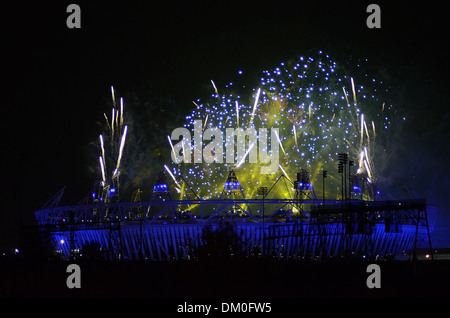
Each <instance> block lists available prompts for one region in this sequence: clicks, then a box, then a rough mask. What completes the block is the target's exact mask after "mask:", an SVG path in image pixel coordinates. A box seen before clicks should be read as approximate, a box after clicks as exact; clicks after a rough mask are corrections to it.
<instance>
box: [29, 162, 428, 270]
mask: <svg viewBox="0 0 450 318" xmlns="http://www.w3.org/2000/svg"><path fill="white" fill-rule="evenodd" d="M302 176H304V174H300V173H299V175H298V177H299V180H297V182H294V183H293V184H292V187H293V188H294V194H295V198H294V199H265V196H266V195H267V194H268V193H269V192H270V190H268V189H267V188H264V187H261V188H260V189H258V193H259V194H260V198H257V199H245V197H243V194H244V193H243V190H242V188H241V186H240V183H239V181H238V178H237V177H236V174H235V172H234V171H230V174H229V176H228V178H227V180H225V181H224V187H223V191H222V196H221V197H220V198H218V199H209V200H202V199H195V200H174V199H172V198H171V191H170V189H171V188H172V187H173V186H174V184H173V183H172V184H168V183H165V181H164V178H159V181H160V183H158V184H156V185H155V186H154V190H153V194H152V200H150V201H140V200H139V198H138V194H139V192H137V193H136V195H135V198H136V200H135V202H107V203H101V202H99V200H96V199H95V193H93V195H92V197H93V202H91V203H87V204H81V205H75V206H58V202H59V200H60V198H61V196H62V195H63V190H61V191H60V192H59V193H58V194H57V195H56V196H55V197H54V198H53V199H52V200H50V201H49V203H48V204H47V205H46V206H44V207H43V208H42V209H41V210H39V211H36V212H35V216H36V219H37V221H38V224H39V227H40V229H41V230H42V231H43V232H46V233H48V234H49V236H50V238H51V242H52V244H53V247H54V249H55V251H56V252H57V253H59V254H60V256H61V257H62V258H63V259H72V258H79V257H83V251H85V250H86V249H87V247H88V246H92V244H96V245H95V246H96V247H97V249H98V252H99V253H100V255H101V257H103V258H105V259H108V260H120V259H127V260H155V261H176V260H195V259H199V258H202V257H212V256H215V257H217V256H222V257H234V258H249V257H250V258H251V257H256V258H260V257H268V258H277V259H286V260H287V259H294V260H311V259H313V260H319V259H321V260H324V259H340V258H349V257H350V258H354V257H356V258H368V259H369V258H370V259H386V258H388V259H392V258H394V257H397V258H398V257H403V258H404V257H405V255H407V257H411V256H413V254H414V253H415V251H416V248H424V247H425V248H429V249H430V252H431V253H432V250H431V241H430V232H431V231H432V230H433V226H434V222H435V219H436V214H437V210H436V209H435V208H433V207H429V206H427V205H426V201H425V200H397V201H394V200H389V201H381V200H372V201H366V200H360V199H355V198H354V197H355V193H354V192H352V197H353V199H351V197H348V198H347V200H319V199H317V198H316V197H315V194H314V187H313V185H312V184H311V183H308V181H307V180H303V181H306V182H305V183H303V182H302V179H301V177H302ZM160 177H161V176H160ZM282 179H284V177H283V175H281V176H280V178H278V179H277V181H276V183H277V182H278V181H280V180H282ZM274 187H276V184H274ZM274 187H272V188H274ZM110 190H111V189H110ZM114 192H115V191H108V193H109V195H110V196H114V195H113V194H114ZM102 201H103V200H102ZM111 201H114V200H111ZM214 233H215V234H214Z"/></svg>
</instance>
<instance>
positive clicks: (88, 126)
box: [0, 1, 450, 247]
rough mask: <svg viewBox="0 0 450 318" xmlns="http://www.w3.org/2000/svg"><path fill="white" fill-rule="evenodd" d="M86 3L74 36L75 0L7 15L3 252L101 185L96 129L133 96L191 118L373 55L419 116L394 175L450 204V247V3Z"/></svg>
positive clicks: (448, 221) (449, 231)
mask: <svg viewBox="0 0 450 318" xmlns="http://www.w3.org/2000/svg"><path fill="white" fill-rule="evenodd" d="M92 2H93V1H88V2H80V1H78V2H76V1H75V3H77V4H79V5H80V7H81V29H68V28H67V27H66V18H67V16H68V15H69V14H68V13H66V8H67V6H68V5H69V4H70V3H71V2H67V1H53V2H45V3H37V2H29V3H27V2H25V3H23V2H20V3H18V4H14V5H13V6H10V7H9V8H8V9H6V10H2V12H1V17H0V21H1V32H2V35H1V38H2V68H1V75H2V83H3V84H2V92H3V94H2V107H1V114H2V116H1V118H2V119H3V122H2V124H1V129H2V149H3V150H2V152H1V158H2V159H1V160H2V161H1V163H2V170H3V171H2V182H1V193H2V198H3V202H4V205H3V208H2V209H1V211H0V213H1V214H0V232H1V235H0V246H2V245H14V244H17V242H18V238H19V236H18V233H19V232H18V228H19V224H20V223H21V222H22V223H27V222H29V219H30V216H31V215H32V212H33V211H34V210H36V209H39V208H40V207H41V206H42V205H44V204H45V203H46V201H47V200H48V199H50V197H51V196H53V195H54V194H55V193H56V192H57V191H58V190H59V189H60V188H61V187H62V186H64V185H66V186H67V188H66V195H67V196H66V197H65V200H66V201H64V202H65V203H66V202H67V203H68V204H73V203H76V202H77V201H78V200H80V199H81V198H82V197H83V196H84V195H85V194H86V193H88V192H89V191H90V188H91V186H92V184H91V182H92V175H90V174H89V170H88V169H87V167H88V166H89V165H90V164H91V163H89V162H88V159H87V158H89V156H87V155H86V152H87V151H88V149H89V147H88V146H87V145H88V144H89V142H91V141H93V140H95V138H96V137H97V135H98V126H97V125H96V124H95V122H96V121H97V120H98V119H99V118H101V116H102V114H103V112H105V111H107V110H109V107H110V105H109V104H108V102H109V100H110V86H111V85H114V87H115V88H116V90H118V91H119V92H127V93H134V94H136V95H138V96H144V95H145V94H147V92H153V93H154V94H157V95H159V96H164V97H170V98H171V99H172V100H173V101H174V103H176V104H177V105H179V109H180V112H181V113H183V114H185V113H187V110H188V109H190V107H191V105H192V104H191V101H192V100H194V99H196V98H198V97H201V94H202V92H203V91H202V87H204V86H205V85H209V83H210V80H211V79H214V80H215V82H216V84H217V85H221V84H225V83H227V82H229V81H231V80H233V77H234V76H235V74H236V71H237V70H239V69H243V70H245V72H246V73H247V74H257V73H258V72H259V71H261V70H263V69H268V68H270V67H272V66H274V65H275V64H278V63H280V62H281V61H284V60H287V59H290V58H296V57H298V56H300V55H302V54H305V52H306V53H307V52H310V51H311V50H319V49H321V50H324V51H327V52H330V54H331V55H333V53H336V54H338V55H340V56H345V55H347V54H348V55H352V56H356V57H360V58H368V59H369V61H370V64H371V65H372V66H373V67H374V68H375V69H377V70H378V71H379V72H380V73H381V72H382V73H383V74H384V75H385V76H386V78H387V79H388V82H389V84H390V85H391V92H393V94H394V97H393V99H394V102H396V103H398V104H399V107H401V108H402V109H403V110H404V111H405V113H406V114H407V115H408V121H407V123H406V124H405V127H404V130H403V132H402V134H401V138H400V139H399V143H401V147H399V152H398V154H397V155H396V160H394V162H393V163H392V173H393V174H395V175H396V176H398V177H399V179H400V180H401V181H400V182H406V183H407V184H408V186H409V187H410V188H412V189H413V191H414V192H416V193H417V195H418V197H421V198H426V199H427V200H428V203H429V204H430V205H434V206H437V207H438V208H439V209H440V214H439V216H438V223H437V226H436V229H435V232H434V234H433V244H434V245H437V246H448V247H450V204H449V202H448V199H447V198H448V190H449V189H450V182H449V177H450V173H449V171H448V170H449V169H448V163H449V162H450V154H449V149H448V147H449V141H448V140H449V138H450V133H449V132H448V127H449V124H450V115H449V114H450V112H449V110H448V109H449V106H450V105H449V104H450V103H449V102H450V96H449V85H448V84H449V81H448V74H449V64H450V63H449V62H448V57H449V54H448V53H449V51H448V43H447V42H448V31H449V28H448V26H447V22H446V21H447V20H448V19H447V17H446V15H445V12H446V7H444V6H441V5H440V4H429V3H425V2H424V3H419V2H414V4H406V3H405V4H389V3H386V4H384V3H381V2H378V4H379V5H380V7H381V29H368V28H367V26H366V18H367V16H368V13H366V7H367V5H368V4H370V3H371V2H365V1H363V2H358V3H357V4H356V5H355V4H353V3H349V2H342V1H330V2H317V1H307V2H304V1H292V2H280V1H276V2H275V1H272V2H267V1H259V2H256V1H248V2H247V1H242V2H231V3H227V4H224V5H220V4H219V2H218V1H205V2H196V3H194V4H192V3H189V2H183V3H182V4H178V3H176V2H164V4H155V3H154V2H153V1H146V2H144V3H140V2H139V3H138V2H136V3H133V2H130V1H127V2H126V4H125V2H124V1H123V2H114V3H111V2H110V1H101V2H100V1H95V3H92Z"/></svg>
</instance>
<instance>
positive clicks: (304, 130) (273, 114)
mask: <svg viewBox="0 0 450 318" xmlns="http://www.w3.org/2000/svg"><path fill="white" fill-rule="evenodd" d="M365 62H367V61H357V63H351V62H350V63H342V64H338V63H337V62H335V61H334V60H332V59H331V58H330V57H329V56H328V55H327V54H325V53H323V52H318V53H315V54H313V55H312V56H310V57H299V58H298V59H296V60H291V61H288V62H286V63H281V64H280V65H279V66H278V67H275V68H273V69H271V70H266V71H263V72H262V75H261V76H260V79H259V81H258V82H257V83H256V85H254V87H256V88H255V89H248V88H244V87H243V86H242V87H240V86H238V85H236V84H235V83H230V84H228V85H225V87H223V88H220V92H221V93H220V94H219V89H218V88H217V87H216V85H215V83H214V82H213V81H211V84H212V88H213V93H212V94H211V95H210V96H209V97H206V98H203V99H197V100H196V101H193V103H194V104H195V106H196V107H195V109H193V110H192V112H191V113H190V114H189V115H188V116H186V120H187V123H186V124H185V125H184V126H185V127H186V128H188V129H189V128H194V123H195V120H199V119H201V120H203V122H204V123H205V124H204V126H203V127H201V128H203V129H206V128H207V127H216V128H218V129H226V128H233V129H236V128H238V127H249V128H250V127H254V128H255V129H258V128H259V129H262V128H266V129H268V128H278V129H279V133H276V135H275V137H276V138H274V139H273V140H271V142H276V143H279V145H280V147H281V149H282V152H283V155H284V157H283V158H284V161H283V165H282V166H281V164H280V165H279V168H280V170H278V172H277V173H275V175H267V176H262V175H261V174H260V172H261V162H262V160H261V158H259V162H258V163H250V162H247V161H248V154H249V153H250V150H251V149H253V148H254V147H256V146H258V144H259V140H258V141H257V144H255V143H252V142H250V141H249V140H245V138H244V140H241V141H240V142H242V143H244V144H243V146H244V149H247V150H246V152H245V155H244V156H243V157H238V158H237V160H234V161H228V158H227V163H220V164H219V163H206V162H198V161H196V162H193V163H178V164H172V168H173V169H172V170H173V171H174V173H175V174H178V175H183V176H185V177H186V178H187V179H188V181H189V182H190V183H191V184H192V185H193V187H194V190H196V191H202V192H203V193H204V197H205V198H216V197H218V196H219V195H220V193H221V186H220V185H221V184H223V180H225V178H226V177H227V175H228V172H229V171H230V169H231V168H232V167H233V165H231V164H229V163H228V162H238V163H237V164H236V166H235V167H239V171H238V172H237V174H238V177H239V180H240V182H241V184H244V185H245V184H247V185H248V186H246V187H245V188H246V189H247V190H246V191H248V193H246V197H253V196H254V195H255V193H256V188H257V187H258V186H260V185H263V184H264V185H268V186H270V185H271V184H272V183H273V182H274V180H275V179H276V177H278V176H279V175H280V174H281V173H283V174H284V175H286V176H287V177H288V175H295V174H296V173H297V172H298V171H300V170H301V169H306V170H307V171H308V172H309V174H310V175H309V177H310V179H311V182H313V183H314V182H319V179H321V178H319V174H320V171H321V169H322V170H323V169H324V168H325V167H326V168H327V169H328V170H329V171H332V167H333V166H336V173H330V178H328V180H327V182H329V183H330V185H329V189H330V191H327V194H328V193H330V195H333V193H338V191H337V187H338V186H340V178H339V176H338V174H337V157H338V153H342V152H343V153H348V154H349V157H350V158H352V159H353V160H358V162H359V167H358V169H357V173H358V174H360V175H361V176H367V177H368V180H370V181H371V182H374V181H375V180H376V179H377V178H378V175H377V172H376V169H375V165H374V162H373V156H375V155H376V151H375V150H374V149H375V136H376V135H375V131H376V129H375V128H376V127H375V123H376V122H377V123H378V120H380V125H382V126H383V127H384V128H385V129H384V130H387V129H388V127H389V126H390V119H389V115H388V113H390V111H391V109H392V105H389V104H388V103H387V95H388V94H387V93H388V91H387V89H385V87H384V84H383V83H382V81H379V80H377V79H375V78H373V77H371V76H369V75H368V74H363V75H360V74H361V73H362V71H363V65H364V63H365ZM346 87H350V89H351V94H352V99H353V101H352V102H350V100H349V96H348V95H349V94H348V93H347V89H346ZM380 106H381V114H379V113H377V110H380ZM367 120H370V122H371V124H372V129H371V130H369V129H368V127H367V124H366V121H367ZM206 124H207V125H208V126H206ZM379 134H380V132H379V129H378V135H379ZM377 141H378V138H377ZM380 141H381V140H380ZM225 142H226V141H225ZM182 145H184V144H182ZM194 149H196V147H194ZM253 150H254V149H253ZM172 151H173V150H172ZM183 152H184V151H183ZM185 162H186V161H185ZM188 162H189V161H188ZM320 182H321V180H320ZM319 188H320V187H319ZM333 189H334V191H332V190H333ZM316 190H319V192H320V189H316ZM285 191H286V190H284V189H278V190H277V189H274V191H273V192H274V194H275V195H277V196H278V197H287V195H288V194H287V193H286V192H285Z"/></svg>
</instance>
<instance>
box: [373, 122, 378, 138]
mask: <svg viewBox="0 0 450 318" xmlns="http://www.w3.org/2000/svg"><path fill="white" fill-rule="evenodd" d="M372 129H373V139H374V140H375V138H376V137H377V134H376V133H375V123H374V122H373V120H372Z"/></svg>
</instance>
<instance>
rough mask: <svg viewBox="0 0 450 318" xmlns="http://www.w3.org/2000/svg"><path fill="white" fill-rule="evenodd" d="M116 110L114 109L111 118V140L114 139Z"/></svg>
mask: <svg viewBox="0 0 450 318" xmlns="http://www.w3.org/2000/svg"><path fill="white" fill-rule="evenodd" d="M115 110H116V109H115V108H113V109H112V116H111V139H114V118H115Z"/></svg>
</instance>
